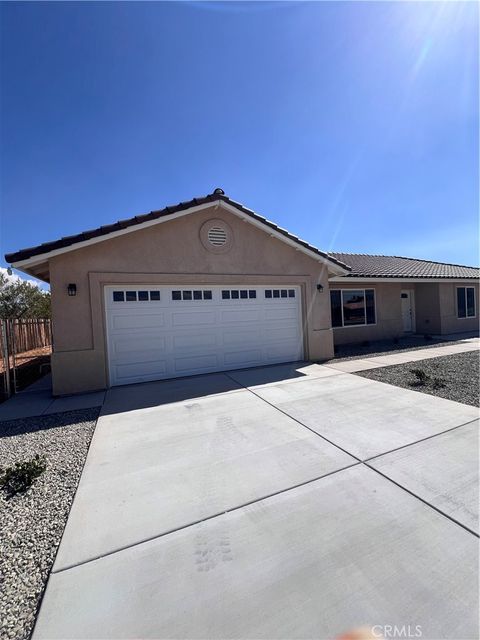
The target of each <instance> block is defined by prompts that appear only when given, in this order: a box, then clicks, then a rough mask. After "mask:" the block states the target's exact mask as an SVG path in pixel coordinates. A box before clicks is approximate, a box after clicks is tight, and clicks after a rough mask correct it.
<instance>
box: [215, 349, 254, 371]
mask: <svg viewBox="0 0 480 640" xmlns="http://www.w3.org/2000/svg"><path fill="white" fill-rule="evenodd" d="M261 360H262V349H247V350H241V351H227V352H226V353H225V357H224V362H225V364H226V365H232V366H233V367H242V366H243V367H245V366H248V365H252V366H253V365H254V364H255V363H257V362H259V361H261Z"/></svg>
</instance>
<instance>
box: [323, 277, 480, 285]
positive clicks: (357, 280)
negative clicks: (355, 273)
mask: <svg viewBox="0 0 480 640" xmlns="http://www.w3.org/2000/svg"><path fill="white" fill-rule="evenodd" d="M328 281H329V282H332V283H334V284H340V283H341V282H343V283H344V284H349V285H350V284H355V283H357V284H362V285H365V284H368V283H369V282H371V283H375V282H389V283H391V284H392V283H394V282H397V283H399V284H408V283H409V282H410V283H415V282H430V283H431V284H438V283H440V282H444V283H448V282H471V283H472V284H473V283H476V282H478V278H471V277H470V278H448V277H445V278H401V277H398V278H397V277H395V278H360V277H358V278H348V277H338V276H333V277H332V278H329V279H328Z"/></svg>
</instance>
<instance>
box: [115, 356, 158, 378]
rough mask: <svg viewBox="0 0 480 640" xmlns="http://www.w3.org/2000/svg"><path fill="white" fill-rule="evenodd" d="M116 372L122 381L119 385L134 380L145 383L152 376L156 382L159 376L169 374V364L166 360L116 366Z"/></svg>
mask: <svg viewBox="0 0 480 640" xmlns="http://www.w3.org/2000/svg"><path fill="white" fill-rule="evenodd" d="M115 371H116V376H117V378H118V380H120V381H121V382H119V384H126V383H128V382H131V381H133V380H137V381H138V380H140V381H143V380H146V379H147V378H149V377H151V376H154V377H153V378H152V379H154V380H156V379H157V376H162V375H165V373H166V372H167V363H166V361H165V360H155V361H154V362H144V361H142V362H134V363H130V364H116V365H115Z"/></svg>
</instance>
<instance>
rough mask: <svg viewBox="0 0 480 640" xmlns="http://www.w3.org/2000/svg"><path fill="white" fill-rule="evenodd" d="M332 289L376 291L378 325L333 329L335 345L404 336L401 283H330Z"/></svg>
mask: <svg viewBox="0 0 480 640" xmlns="http://www.w3.org/2000/svg"><path fill="white" fill-rule="evenodd" d="M330 289H374V290H375V303H376V320H377V322H376V324H370V325H364V326H356V327H336V328H334V329H333V340H334V343H335V344H338V345H341V344H350V343H355V342H364V341H365V340H369V341H371V340H385V339H387V338H396V337H399V336H401V335H402V333H403V328H402V313H401V302H400V300H401V298H400V293H401V291H402V289H403V286H402V284H400V283H396V282H393V283H390V282H386V283H383V282H377V283H371V284H368V283H367V284H364V283H362V284H360V283H358V284H355V283H349V284H346V283H345V284H343V283H333V282H331V283H330Z"/></svg>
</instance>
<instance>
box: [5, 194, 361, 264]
mask: <svg viewBox="0 0 480 640" xmlns="http://www.w3.org/2000/svg"><path fill="white" fill-rule="evenodd" d="M219 200H220V201H222V202H226V203H228V204H229V205H231V206H233V207H235V208H236V209H238V210H239V211H240V212H242V213H243V214H245V215H247V216H249V217H250V218H253V219H255V220H257V221H258V222H261V223H263V224H264V225H266V226H268V227H270V228H271V229H273V230H275V231H277V232H278V233H281V234H282V235H283V236H285V237H286V238H289V239H290V240H293V241H294V242H295V243H297V244H298V245H300V246H302V247H304V248H305V249H308V250H309V251H311V252H313V253H316V254H317V255H319V256H321V257H322V258H325V259H326V260H328V261H330V262H332V263H334V264H336V265H337V266H339V267H341V268H343V269H346V270H348V267H347V265H345V264H343V263H342V262H341V261H340V260H337V259H336V258H335V257H334V256H332V255H329V254H328V253H325V252H324V251H320V249H318V248H317V247H314V246H313V245H311V244H309V243H308V242H305V240H301V239H300V238H298V237H297V236H295V235H293V234H292V233H290V232H289V231H287V230H286V229H282V228H281V227H279V226H278V225H276V224H275V223H274V222H271V221H270V220H267V219H266V218H264V217H263V216H260V215H258V213H255V211H252V210H251V209H248V208H247V207H245V206H244V205H243V204H241V203H240V202H236V201H235V200H232V199H231V198H229V197H228V196H226V195H225V193H224V191H223V189H215V191H214V192H213V193H210V194H208V195H207V196H203V197H201V198H193V199H192V200H188V201H186V202H180V203H178V204H176V205H172V206H168V207H164V208H163V209H159V210H157V211H150V213H145V214H142V215H138V216H135V217H133V218H128V219H126V220H119V221H118V222H114V223H113V224H109V225H106V226H103V227H98V228H97V229H90V230H89V231H83V232H81V233H78V234H76V235H73V236H66V237H64V238H60V239H59V240H53V241H52V242H45V243H43V244H40V245H37V246H35V247H29V248H27V249H21V250H20V251H15V252H14V253H7V254H6V255H5V260H6V261H7V262H9V263H10V264H12V263H15V262H22V261H23V260H28V259H29V258H33V257H35V256H40V255H43V254H45V253H49V252H50V251H56V250H57V249H64V248H66V247H72V249H73V248H75V247H74V245H75V244H78V243H79V242H85V241H87V240H91V239H93V238H98V237H100V236H106V235H108V234H110V233H113V232H115V231H120V230H122V229H127V228H128V227H134V226H135V225H139V224H142V223H143V222H148V221H150V220H157V219H159V218H163V217H166V216H169V215H171V214H173V213H177V212H180V211H186V210H187V209H190V208H192V207H196V206H199V205H202V204H207V203H209V202H211V203H214V202H218V201H219Z"/></svg>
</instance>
